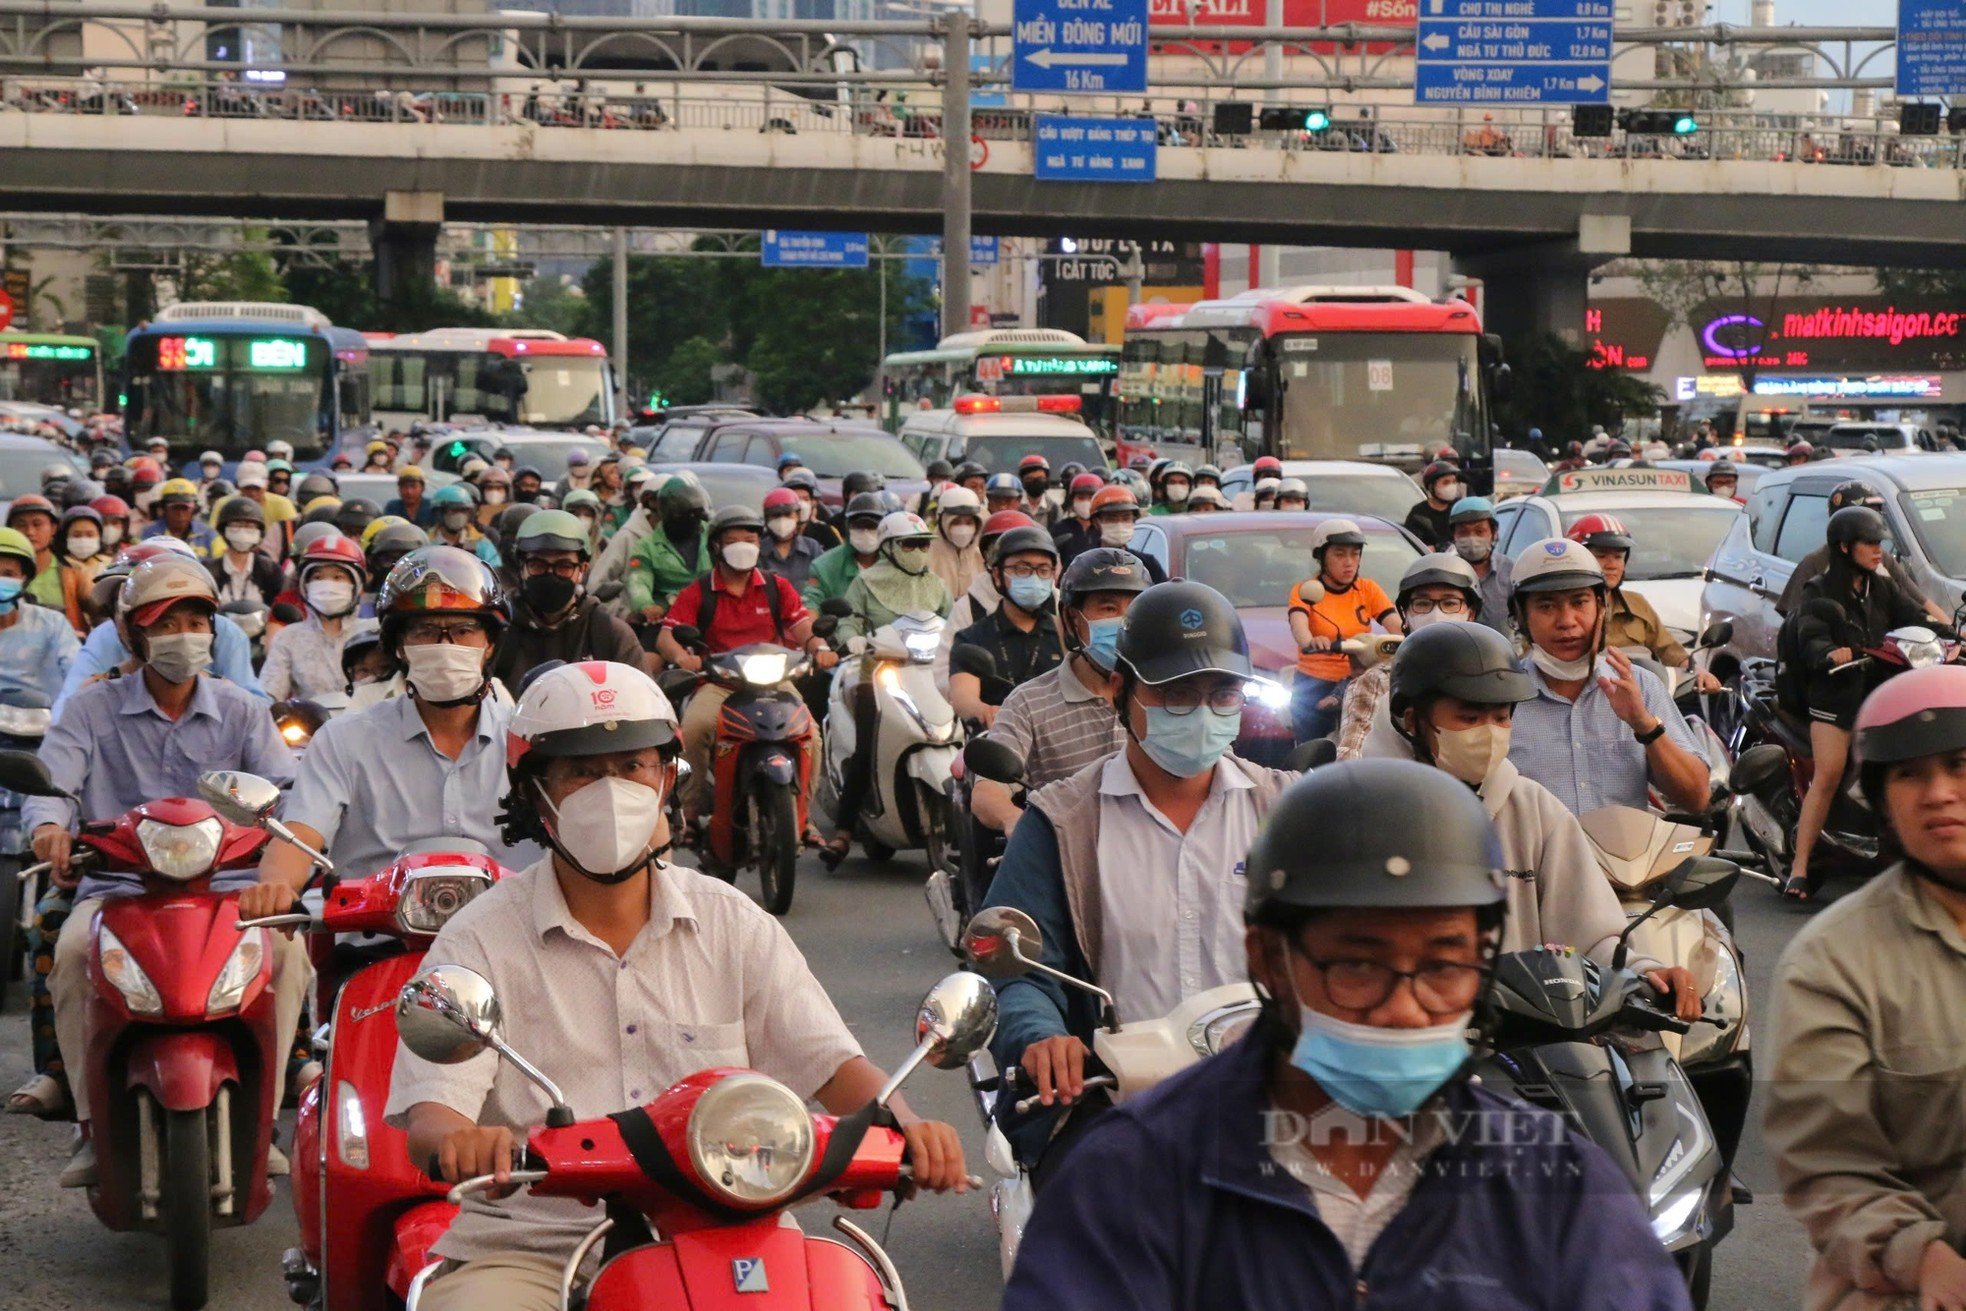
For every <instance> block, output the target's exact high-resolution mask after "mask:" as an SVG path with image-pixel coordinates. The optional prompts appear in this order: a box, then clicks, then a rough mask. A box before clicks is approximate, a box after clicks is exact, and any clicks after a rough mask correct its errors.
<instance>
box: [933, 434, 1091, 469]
mask: <svg viewBox="0 0 1966 1311" xmlns="http://www.w3.org/2000/svg"><path fill="white" fill-rule="evenodd" d="M1027 455H1042V456H1043V457H1044V458H1045V459H1046V460H1049V461H1050V462H1051V468H1052V471H1053V472H1054V473H1055V472H1056V471H1057V470H1059V469H1060V468H1062V467H1064V466H1065V465H1067V464H1069V463H1071V462H1072V461H1074V460H1076V461H1078V462H1079V463H1080V464H1083V465H1084V466H1085V467H1086V468H1087V469H1089V470H1090V471H1092V472H1093V473H1104V472H1106V453H1105V452H1104V451H1103V450H1101V449H1100V448H1099V440H1098V439H1097V438H1096V437H1093V436H1092V435H1091V434H1089V433H1088V434H1087V435H1086V436H1084V437H1054V436H1049V435H1047V436H1043V437H1017V436H1013V435H1012V434H1010V433H992V434H990V435H989V436H987V437H972V438H970V439H969V444H968V445H967V446H965V447H964V448H963V458H964V459H965V460H974V461H976V462H977V463H978V464H980V465H982V466H983V468H984V469H985V470H986V471H988V472H990V473H995V472H997V471H998V470H999V469H1005V470H1009V471H1010V472H1012V473H1015V472H1016V471H1017V462H1018V461H1019V460H1021V459H1023V458H1024V457H1025V456H1027Z"/></svg>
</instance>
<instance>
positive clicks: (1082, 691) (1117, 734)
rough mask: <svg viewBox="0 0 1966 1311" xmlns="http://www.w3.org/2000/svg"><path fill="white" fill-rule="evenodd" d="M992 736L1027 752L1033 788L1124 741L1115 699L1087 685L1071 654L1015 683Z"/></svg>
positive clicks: (1071, 771)
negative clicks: (1059, 662) (1062, 662)
mask: <svg viewBox="0 0 1966 1311" xmlns="http://www.w3.org/2000/svg"><path fill="white" fill-rule="evenodd" d="M990 736H991V737H992V738H994V739H996V740H997V741H999V742H1001V743H1003V744H1004V745H1005V746H1007V747H1009V748H1011V749H1012V750H1013V751H1015V752H1017V754H1018V755H1020V756H1022V757H1024V783H1025V786H1027V787H1029V788H1030V789H1031V790H1032V791H1034V792H1035V791H1036V790H1037V789H1039V788H1041V787H1043V786H1044V785H1045V784H1047V783H1055V782H1057V781H1058V780H1059V779H1061V778H1070V777H1071V776H1072V775H1074V774H1076V773H1078V772H1079V771H1080V770H1081V769H1084V768H1085V767H1086V766H1087V765H1090V764H1091V763H1092V762H1093V761H1095V760H1104V759H1105V758H1106V757H1107V756H1110V755H1112V754H1113V753H1114V752H1115V751H1118V750H1119V749H1120V748H1121V747H1123V746H1125V745H1126V730H1125V729H1123V728H1122V727H1120V717H1119V715H1118V714H1116V713H1115V712H1114V710H1113V706H1112V703H1111V702H1110V701H1108V700H1106V698H1104V697H1102V696H1100V695H1099V694H1098V693H1097V692H1094V691H1093V690H1092V689H1091V688H1089V687H1087V686H1086V685H1085V683H1084V681H1083V680H1081V679H1080V678H1079V676H1078V674H1077V673H1076V672H1074V670H1073V668H1072V661H1071V660H1070V659H1069V658H1068V659H1067V660H1066V661H1065V663H1064V664H1062V665H1059V666H1058V667H1057V668H1055V669H1050V670H1047V671H1045V672H1044V673H1042V674H1039V675H1038V676H1037V677H1036V678H1034V679H1032V680H1031V681H1030V682H1028V683H1022V684H1019V685H1018V686H1017V687H1016V688H1013V689H1012V690H1011V693H1010V695H1009V696H1007V697H1005V698H1004V703H1003V708H1002V709H1000V710H999V711H998V712H997V719H996V722H995V723H994V724H992V725H991V726H990Z"/></svg>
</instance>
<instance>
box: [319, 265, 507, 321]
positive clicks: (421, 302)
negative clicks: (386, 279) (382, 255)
mask: <svg viewBox="0 0 1966 1311" xmlns="http://www.w3.org/2000/svg"><path fill="white" fill-rule="evenodd" d="M373 273H374V266H373V265H372V264H370V263H368V262H366V261H363V262H354V261H340V262H337V263H335V264H332V265H328V266H325V267H324V266H322V265H319V264H313V263H303V262H300V261H295V262H294V263H292V264H291V265H290V266H289V267H288V268H287V269H286V272H285V279H286V283H287V290H288V293H289V294H288V296H286V297H284V298H283V299H291V300H292V301H294V302H295V303H296V304H300V305H311V306H313V307H314V308H315V309H317V310H319V311H321V313H323V314H325V315H327V316H328V318H329V319H330V320H332V321H333V322H334V323H336V324H338V325H340V326H341V327H344V328H355V329H358V330H360V331H363V332H423V331H425V330H427V329H430V328H489V327H492V326H494V324H495V322H496V321H495V320H494V319H493V317H492V316H491V315H490V314H487V313H486V312H485V311H484V310H482V309H480V308H478V307H477V306H476V305H473V304H472V303H471V302H470V301H467V300H465V299H464V297H462V296H460V295H458V294H457V293H456V292H455V291H452V290H451V289H450V288H449V287H439V286H437V285H436V284H434V283H431V284H428V285H420V286H416V287H411V288H407V289H405V293H404V295H403V296H401V297H399V298H398V299H396V300H394V301H390V302H386V303H385V302H383V301H381V300H378V299H377V298H376V294H375V279H374V277H373Z"/></svg>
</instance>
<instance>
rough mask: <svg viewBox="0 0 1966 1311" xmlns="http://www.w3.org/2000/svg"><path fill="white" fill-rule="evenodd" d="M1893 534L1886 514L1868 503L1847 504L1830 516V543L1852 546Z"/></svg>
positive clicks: (1880, 540) (1878, 540)
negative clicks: (1882, 513) (1885, 518)
mask: <svg viewBox="0 0 1966 1311" xmlns="http://www.w3.org/2000/svg"><path fill="white" fill-rule="evenodd" d="M1890 535H1891V528H1890V525H1888V524H1886V523H1885V522H1884V516H1883V515H1881V514H1879V513H1878V512H1877V511H1875V510H1873V509H1871V508H1870V507H1869V506H1867V505H1846V506H1844V507H1843V508H1842V509H1841V510H1838V511H1837V512H1836V513H1835V514H1833V515H1831V516H1830V517H1829V533H1828V537H1829V544H1830V546H1832V547H1838V546H1852V545H1854V544H1856V543H1858V542H1870V543H1872V544H1876V543H1880V542H1882V541H1883V540H1884V539H1885V538H1886V537H1889V536H1890Z"/></svg>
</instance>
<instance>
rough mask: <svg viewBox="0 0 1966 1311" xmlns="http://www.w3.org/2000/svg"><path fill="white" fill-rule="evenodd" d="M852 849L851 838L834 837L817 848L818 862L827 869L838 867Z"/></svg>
mask: <svg viewBox="0 0 1966 1311" xmlns="http://www.w3.org/2000/svg"><path fill="white" fill-rule="evenodd" d="M852 850H853V839H852V838H834V839H833V840H832V841H831V842H828V843H826V844H825V845H824V846H822V847H820V848H819V863H820V864H822V865H824V866H825V867H826V868H827V869H829V870H835V869H838V868H839V867H840V864H841V862H842V861H844V860H845V859H846V858H847V856H848V854H849V853H851V852H852Z"/></svg>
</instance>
